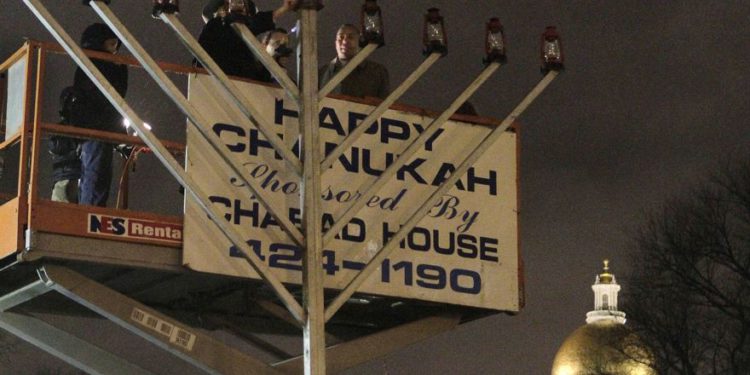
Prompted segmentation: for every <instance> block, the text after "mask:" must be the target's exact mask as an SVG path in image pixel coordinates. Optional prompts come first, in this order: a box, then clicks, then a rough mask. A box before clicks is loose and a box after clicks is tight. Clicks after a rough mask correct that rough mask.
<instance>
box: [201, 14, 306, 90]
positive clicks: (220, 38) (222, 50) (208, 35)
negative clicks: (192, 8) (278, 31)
mask: <svg viewBox="0 0 750 375" xmlns="http://www.w3.org/2000/svg"><path fill="white" fill-rule="evenodd" d="M296 2H297V0H283V3H282V5H281V6H280V7H279V8H278V9H276V10H274V11H264V12H258V11H257V9H256V8H255V4H254V3H253V2H252V1H251V0H227V1H226V2H224V1H222V0H211V2H210V3H209V4H208V5H207V6H206V7H205V8H204V10H203V15H204V20H205V19H208V22H207V23H206V26H204V27H203V31H201V34H200V36H199V37H198V42H199V43H200V45H201V46H202V47H203V48H204V49H205V50H206V52H207V53H208V54H209V55H210V56H211V57H212V58H213V59H214V61H216V64H218V65H219V67H220V68H221V69H222V70H223V71H224V73H225V74H227V75H231V76H238V77H244V78H249V79H253V80H260V79H262V77H263V71H264V69H263V66H262V64H261V63H260V62H259V61H258V60H257V59H256V58H255V55H253V52H252V51H251V50H250V48H248V47H247V45H246V44H245V42H244V41H243V40H242V38H240V36H239V35H237V33H235V31H234V30H233V29H232V26H231V23H232V22H234V21H235V20H238V19H240V20H242V21H243V22H244V23H245V24H246V25H247V27H248V28H249V29H250V31H251V32H252V33H253V34H254V35H259V34H262V33H264V32H266V31H270V30H273V29H274V28H276V24H275V21H276V20H277V19H278V18H279V17H281V16H282V15H284V14H286V13H287V12H289V11H290V10H292V9H293V8H294V6H295V4H296ZM223 6H225V7H226V9H227V12H221V11H220V10H221V9H220V8H221V7H223ZM213 14H218V16H217V17H215V18H210V17H207V16H206V15H213ZM223 14H226V15H225V16H222V15H223ZM209 18H210V19H209Z"/></svg>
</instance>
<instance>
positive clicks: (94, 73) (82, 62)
mask: <svg viewBox="0 0 750 375" xmlns="http://www.w3.org/2000/svg"><path fill="white" fill-rule="evenodd" d="M23 1H24V3H26V5H27V6H28V7H29V9H31V11H32V12H33V13H34V15H36V17H37V18H38V19H39V20H40V21H41V22H42V24H44V26H45V27H46V28H47V30H49V32H50V33H51V34H52V36H54V37H55V39H57V41H58V42H59V43H60V44H61V45H62V46H63V48H64V49H65V51H66V52H67V53H68V55H70V57H71V58H72V59H73V60H74V61H75V62H76V64H78V66H79V67H80V68H81V69H82V70H83V71H84V73H86V75H87V76H88V77H89V78H90V79H91V80H92V82H94V84H96V86H97V88H99V90H100V91H101V92H102V93H103V94H104V95H105V96H106V97H107V100H109V102H110V103H112V105H113V106H115V108H117V110H118V111H119V112H120V114H121V115H123V116H124V117H125V118H127V119H128V120H129V121H130V123H131V124H133V126H134V127H135V128H136V129H137V130H138V135H139V136H140V137H141V139H142V140H143V142H145V143H146V145H147V146H148V147H149V148H150V149H151V150H152V151H153V152H154V155H155V156H156V157H157V158H158V159H159V160H160V161H161V162H162V164H164V167H165V168H166V169H167V170H168V171H169V172H170V173H171V174H172V176H174V178H175V179H177V182H179V184H180V185H182V186H183V187H185V190H186V191H187V192H189V193H190V194H192V195H193V197H194V198H195V200H196V202H197V203H198V205H199V206H200V207H201V209H203V211H205V212H206V214H208V216H209V217H210V218H211V220H213V222H214V223H215V224H216V226H217V227H218V228H219V230H221V232H222V233H223V234H224V235H225V236H227V238H228V239H229V240H230V241H231V242H232V244H233V245H235V246H236V247H237V248H238V249H239V250H240V253H241V255H242V256H243V258H244V259H245V260H246V261H247V262H248V263H249V264H250V266H251V267H253V269H254V270H255V271H256V272H258V274H259V275H260V276H261V278H263V280H265V281H266V282H267V283H268V284H269V285H271V286H272V289H273V290H274V292H275V293H276V295H277V296H278V297H279V299H281V301H282V303H284V305H285V306H286V307H287V308H288V309H289V311H290V312H291V313H292V315H294V317H295V319H297V321H298V322H300V323H301V322H303V321H304V320H305V313H304V310H303V309H302V306H300V304H299V303H297V300H295V299H294V296H293V295H292V294H291V293H289V291H288V290H287V289H286V287H284V285H283V284H282V283H281V282H280V281H279V279H278V278H277V277H276V276H275V275H273V274H272V273H271V272H270V270H269V268H268V267H267V266H266V265H265V264H264V263H262V261H261V260H260V259H259V258H258V256H257V255H256V254H255V252H254V251H252V249H251V248H250V246H249V245H248V244H247V243H246V242H245V241H244V240H243V238H242V236H241V235H240V234H239V232H238V231H237V229H235V228H234V227H233V226H230V225H227V222H226V220H225V219H224V217H223V213H220V212H218V211H217V210H216V208H215V207H214V205H213V204H211V202H209V201H208V199H207V198H206V197H207V196H208V195H207V194H206V193H205V192H204V191H202V190H200V189H199V188H197V185H196V183H195V181H193V179H192V178H191V177H190V176H188V175H187V173H185V170H183V169H182V166H181V165H180V164H179V163H178V162H177V160H175V158H174V157H173V156H172V155H171V154H170V153H169V150H167V149H166V147H164V145H163V144H162V143H161V142H160V141H159V140H158V139H157V138H156V137H155V136H154V135H153V134H152V133H151V132H150V131H149V130H148V129H146V127H145V125H144V123H143V120H142V119H141V118H140V117H139V116H138V115H137V114H136V113H135V111H133V109H132V108H130V106H129V105H128V103H127V102H126V101H125V99H124V98H123V97H122V96H120V94H118V93H117V91H116V90H115V89H114V87H112V85H111V84H109V81H107V79H106V78H105V77H104V76H103V75H102V73H101V72H100V71H99V69H97V68H96V66H94V64H93V63H92V62H91V59H89V58H88V57H86V55H85V54H84V53H83V51H82V50H81V48H80V47H78V46H77V45H76V44H75V42H74V41H73V39H72V38H71V37H70V35H68V33H66V32H65V30H63V28H62V27H61V26H60V24H59V23H58V22H57V21H56V20H55V19H54V17H52V15H51V14H50V13H49V11H47V9H46V8H45V7H44V6H43V5H42V4H41V3H40V2H39V0H23ZM321 272H322V271H321Z"/></svg>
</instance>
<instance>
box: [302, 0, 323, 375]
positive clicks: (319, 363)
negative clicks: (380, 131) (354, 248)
mask: <svg viewBox="0 0 750 375" xmlns="http://www.w3.org/2000/svg"><path fill="white" fill-rule="evenodd" d="M300 13H301V17H300V18H301V29H302V33H301V34H302V35H301V40H300V45H301V49H302V55H301V60H302V61H301V66H302V70H301V73H302V77H301V84H302V85H301V89H302V97H301V99H302V105H301V111H300V124H301V127H302V129H301V133H302V144H303V166H304V167H303V174H304V179H303V181H302V186H303V195H304V206H303V226H304V231H305V240H306V244H307V246H306V247H305V252H304V255H303V260H302V264H303V268H302V293H303V296H302V306H303V308H304V310H305V313H306V315H305V317H306V320H305V325H304V328H303V340H304V357H305V359H304V367H305V374H307V375H323V374H325V373H326V363H325V360H326V358H325V344H326V343H325V311H324V309H325V304H324V303H325V302H324V300H323V268H322V267H321V264H322V254H321V253H322V248H323V239H322V232H321V229H322V228H321V226H322V222H321V217H322V216H321V199H320V196H321V193H320V140H319V128H318V121H319V119H318V32H317V28H318V24H317V23H318V11H317V9H314V8H312V9H310V8H308V7H303V8H301V10H300Z"/></svg>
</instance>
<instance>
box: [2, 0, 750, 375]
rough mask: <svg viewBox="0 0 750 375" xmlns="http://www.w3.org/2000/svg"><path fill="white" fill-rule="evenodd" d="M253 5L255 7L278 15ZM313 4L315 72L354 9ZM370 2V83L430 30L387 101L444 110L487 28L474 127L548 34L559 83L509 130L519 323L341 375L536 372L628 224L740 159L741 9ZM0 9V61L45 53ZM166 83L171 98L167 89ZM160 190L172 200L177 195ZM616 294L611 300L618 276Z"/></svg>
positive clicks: (194, 5)
mask: <svg viewBox="0 0 750 375" xmlns="http://www.w3.org/2000/svg"><path fill="white" fill-rule="evenodd" d="M256 2H257V3H258V5H259V7H260V8H261V9H270V8H271V7H276V6H277V5H278V4H279V3H280V1H278V2H277V1H269V0H260V1H256ZM43 3H44V4H45V5H46V6H47V7H48V9H49V10H50V11H51V12H52V13H53V14H54V15H55V16H56V17H57V19H58V21H60V22H61V23H62V24H63V25H64V26H65V27H66V28H67V31H68V32H69V33H70V34H71V35H73V36H74V37H75V38H76V39H78V36H79V35H80V33H81V31H82V30H83V29H84V28H85V27H86V26H87V25H88V24H89V23H91V22H94V21H96V20H98V17H97V16H96V15H95V14H94V13H93V11H91V10H90V9H88V8H84V7H82V6H81V5H80V1H78V0H47V1H44V2H43ZM182 3H183V4H182V13H181V15H180V18H181V20H182V21H183V23H185V24H186V25H187V26H188V27H189V28H190V30H191V31H192V32H193V34H194V35H195V36H197V35H198V33H199V31H200V28H201V25H202V21H201V19H200V9H201V7H202V6H203V1H198V0H187V1H183V2H182ZM324 3H325V5H326V7H325V9H323V10H322V11H321V12H320V15H319V19H320V24H319V28H320V36H319V45H320V61H321V62H325V61H328V60H329V59H331V58H332V57H333V56H334V50H333V42H334V34H335V30H336V28H337V26H338V25H339V24H341V23H345V22H354V23H356V22H358V20H359V14H358V6H359V5H360V1H352V0H330V1H324ZM379 3H380V5H381V7H382V8H383V14H384V20H385V30H386V46H385V47H384V48H381V49H379V50H378V51H376V52H375V53H374V54H373V55H372V59H373V60H375V61H378V62H380V63H383V64H384V65H386V66H387V67H388V69H389V71H390V77H391V87H392V88H395V87H396V86H397V85H398V84H399V83H400V82H401V80H403V79H404V78H406V76H407V75H408V74H409V73H411V71H412V69H414V68H416V67H417V66H418V64H419V63H420V62H421V59H422V55H421V34H420V33H421V27H422V15H423V14H424V12H425V10H426V9H427V8H429V7H432V6H435V7H438V8H440V9H441V13H442V15H443V16H444V17H445V22H446V28H447V30H448V31H447V32H448V39H449V45H448V48H449V53H448V55H447V56H446V57H445V58H444V59H443V60H442V61H440V62H438V63H437V64H436V65H435V66H433V68H432V69H431V71H430V72H428V73H427V74H426V75H425V77H423V78H422V80H420V82H419V83H417V84H416V85H415V86H414V87H413V88H412V89H411V90H410V91H409V92H407V94H406V95H405V96H404V97H403V98H402V99H401V102H404V103H408V104H411V105H415V106H419V107H424V108H428V109H434V110H441V109H443V107H444V106H446V105H447V104H449V103H450V102H451V101H452V100H453V98H455V96H457V95H458V94H459V93H460V91H461V90H462V89H463V88H464V87H466V85H468V84H469V83H470V82H471V81H472V80H473V79H474V78H475V77H476V76H477V75H478V74H479V72H480V71H481V69H482V63H481V59H482V57H483V43H484V35H483V33H484V23H485V22H486V21H487V19H488V18H489V17H490V16H497V17H499V18H500V20H501V21H502V23H503V25H504V26H505V32H506V38H507V42H508V60H509V63H508V65H507V66H503V67H502V68H501V69H500V70H499V71H498V73H496V75H495V76H493V77H492V78H491V79H490V80H489V81H488V82H487V83H486V84H485V86H484V87H483V88H482V89H480V90H479V92H478V93H477V94H475V96H474V97H473V98H472V99H471V102H472V103H473V104H474V105H475V107H476V108H477V110H478V111H479V113H480V114H481V115H484V116H487V117H493V118H499V119H502V118H504V117H505V116H506V115H507V114H508V112H509V111H510V110H511V109H512V108H513V107H514V106H515V105H516V104H518V102H520V100H521V99H522V98H523V97H524V95H525V94H526V93H527V92H528V91H529V90H530V89H531V88H532V87H533V86H534V85H535V84H536V83H537V82H538V81H539V80H540V79H541V74H540V72H539V61H538V58H539V57H538V55H539V45H538V43H539V36H540V34H541V32H542V31H543V30H544V27H545V26H547V25H556V26H557V27H558V30H559V32H560V33H561V35H562V39H563V43H564V50H565V55H566V71H565V73H564V74H562V75H561V76H560V77H559V78H557V79H556V80H555V81H554V82H553V83H552V84H551V85H550V87H549V88H548V89H547V90H546V91H545V92H544V93H543V94H542V95H541V97H540V98H539V99H538V100H537V101H536V102H535V103H534V104H532V106H531V107H530V108H529V110H528V111H527V112H526V113H525V114H524V115H523V116H522V117H521V118H520V119H519V122H520V123H521V124H522V125H521V153H520V155H521V165H520V197H521V203H520V205H521V211H520V216H519V220H520V227H521V229H520V230H521V251H522V257H523V261H524V264H525V286H526V307H525V308H524V309H523V310H522V311H521V312H520V313H519V314H518V315H516V316H508V315H504V314H499V315H495V316H492V317H489V318H485V319H481V320H477V321H474V322H471V323H468V324H465V325H462V326H459V327H458V328H457V329H456V330H454V331H451V332H449V333H446V334H443V335H440V336H437V337H434V338H432V339H430V340H427V341H425V342H423V343H420V344H417V345H415V346H412V347H410V348H408V349H406V350H403V351H400V352H398V353H394V354H391V355H389V356H387V357H385V358H382V359H378V360H376V361H373V362H371V363H368V364H365V365H362V366H360V367H357V368H355V369H353V370H352V371H351V372H350V373H352V374H354V373H368V374H382V373H388V374H411V373H415V372H422V373H440V374H442V373H445V374H456V373H466V374H479V373H496V374H546V373H549V371H550V367H551V364H552V360H553V357H554V354H555V352H556V350H557V348H558V346H559V345H560V344H561V343H562V341H563V340H564V339H565V337H566V336H567V335H568V334H569V333H570V332H572V331H573V330H574V329H575V328H576V327H578V326H580V325H582V324H584V318H585V313H586V312H587V311H588V310H590V309H591V308H592V306H593V293H592V292H591V289H590V285H591V284H592V283H593V281H594V275H595V274H596V273H597V272H598V271H599V270H600V269H601V260H602V259H605V258H608V259H610V260H611V263H610V264H611V267H612V270H613V272H614V273H615V274H616V275H617V276H620V275H623V276H624V275H625V274H626V273H627V270H628V267H629V253H628V246H629V245H628V233H629V232H631V231H632V230H633V229H634V228H635V227H637V226H638V225H639V223H640V222H642V216H643V214H644V213H646V212H649V211H651V210H653V209H656V208H658V206H659V204H660V203H661V202H662V201H663V200H664V199H665V198H667V197H669V196H670V195H672V194H677V193H679V192H682V191H684V190H685V189H687V188H688V187H689V186H690V185H691V184H693V183H695V182H696V181H699V180H700V179H701V178H703V176H705V175H706V174H707V173H709V172H710V171H711V170H712V169H714V168H716V167H717V165H718V164H719V162H720V161H721V160H723V159H725V158H728V157H738V156H742V155H743V154H745V153H746V152H747V151H746V150H747V144H748V143H750V132H749V131H748V130H747V118H748V117H750V106H749V104H748V103H749V101H748V99H747V98H748V96H747V94H742V92H745V93H747V91H748V87H750V77H749V76H748V74H747V73H746V72H747V70H748V69H747V67H748V61H750V49H749V48H748V47H747V45H746V42H747V40H748V35H750V22H749V21H750V16H749V14H750V12H749V11H750V8H748V4H747V2H746V1H720V2H719V1H712V2H707V1H698V0H689V1H679V2H677V1H648V2H647V1H627V0H626V1H580V0H574V1H565V2H562V1H549V0H536V1H513V2H501V1H484V0H471V1H457V0H432V1H423V0H399V1H394V0H381V1H379ZM111 7H112V9H113V10H114V11H115V13H116V14H117V15H118V17H120V18H121V19H122V20H123V21H124V22H125V24H126V25H127V26H128V27H129V28H130V30H131V32H133V33H134V34H135V35H136V36H137V37H139V40H140V42H141V43H142V44H143V45H144V47H145V48H146V49H147V50H148V51H149V52H151V53H152V55H153V56H154V57H155V58H156V59H157V60H165V61H170V62H175V63H180V64H185V65H188V64H189V62H190V61H191V56H189V55H188V52H187V51H186V50H185V49H184V48H183V47H182V45H181V44H180V43H179V42H178V41H177V39H176V38H175V37H174V36H173V34H172V33H171V31H170V30H169V29H168V27H167V26H166V25H163V24H162V23H161V22H160V21H157V20H153V19H151V18H150V15H149V12H150V1H147V0H127V1H126V0H113V4H112V6H111ZM0 8H1V9H2V12H1V13H0V25H2V28H0V59H2V60H4V59H5V58H7V57H9V56H10V54H12V53H13V52H14V51H15V50H16V49H18V48H19V47H20V46H21V45H22V43H23V39H24V38H25V37H28V38H32V39H37V40H44V41H52V40H53V38H52V36H51V35H50V34H49V33H48V32H47V31H46V29H44V28H43V27H42V25H41V24H40V23H39V22H38V21H37V20H36V18H35V17H34V16H33V15H32V13H31V12H30V11H29V9H28V8H27V7H26V6H25V5H24V4H23V2H22V1H20V0H2V7H0ZM293 18H294V16H293V15H288V16H286V17H285V18H284V19H283V20H282V22H281V25H282V26H286V27H290V26H291V24H292V22H293ZM65 59H67V58H64V57H58V58H57V60H58V64H59V65H60V68H59V71H58V73H56V74H54V76H56V77H60V78H59V81H54V82H52V83H51V84H50V93H49V94H48V95H47V96H48V97H49V98H48V99H47V100H48V103H53V101H54V100H56V96H57V93H58V92H59V89H61V88H62V87H64V86H66V85H68V84H70V83H71V82H72V72H73V66H72V65H71V64H70V63H69V62H67V61H66V60H65ZM53 66H54V65H53ZM132 77H133V78H131V83H130V91H129V94H128V99H129V101H131V103H132V105H133V107H134V108H135V109H136V111H137V112H138V113H139V114H141V115H142V117H143V118H144V119H145V120H146V121H148V122H151V123H152V124H154V125H155V127H156V130H155V132H156V134H157V135H158V136H163V137H165V138H169V139H175V140H181V138H182V137H184V119H183V118H182V117H181V116H180V114H179V113H178V111H177V109H176V108H174V107H173V106H171V102H170V106H169V108H161V105H160V104H159V103H161V102H163V101H164V100H166V99H165V98H164V97H159V96H158V95H159V94H156V95H155V96H154V95H153V94H147V93H150V92H157V91H158V90H157V89H156V86H155V84H153V83H151V82H150V80H148V79H146V77H145V74H144V73H142V72H140V73H135V74H134V75H133V76H132ZM178 79H180V80H181V81H180V82H181V83H180V85H181V86H184V85H185V84H184V78H178ZM743 87H744V89H743ZM148 95H150V96H148ZM50 100H52V101H50ZM54 111H55V109H54V108H53V107H50V108H48V109H47V111H46V112H45V113H46V114H47V116H48V117H50V116H52V115H53V114H54ZM53 121H54V120H53ZM146 164H148V163H146ZM154 165H155V163H154ZM154 170H155V171H149V168H147V167H144V168H140V170H139V171H138V173H143V175H142V176H143V177H139V178H152V177H153V178H163V179H166V178H168V177H166V174H165V173H164V172H163V171H159V170H158V168H154ZM152 174H153V175H152ZM165 181H166V180H165ZM172 185H173V186H174V188H173V189H172V188H171V186H172ZM162 186H166V187H168V189H166V190H170V189H171V190H176V186H177V184H176V183H175V182H173V181H168V182H163V185H162ZM151 188H152V187H151V186H139V187H138V188H136V190H138V189H151ZM144 191H145V190H144ZM134 194H137V192H136V193H134ZM152 199H155V200H159V202H162V204H161V209H163V210H164V211H165V212H168V213H169V212H173V211H175V210H176V209H177V208H179V207H180V204H181V203H180V201H179V200H177V198H175V200H174V201H169V200H167V201H166V202H165V201H164V199H161V198H159V197H154V198H152ZM153 203H154V202H150V201H143V202H139V203H137V205H143V206H149V205H151V204H153ZM135 208H137V207H135ZM618 281H620V283H621V284H623V289H626V288H627V287H628V285H627V281H626V279H625V278H624V277H620V278H619V279H618ZM37 353H39V352H37V351H36V350H35V349H33V348H32V347H31V346H28V345H24V346H21V347H20V348H19V352H18V353H17V354H18V355H19V357H20V358H27V360H28V359H30V358H33V357H34V356H35V355H37ZM43 356H45V357H44V358H47V355H46V354H43ZM50 358H51V357H50ZM50 363H53V364H56V363H57V362H54V361H51V360H50ZM0 372H2V371H0Z"/></svg>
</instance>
